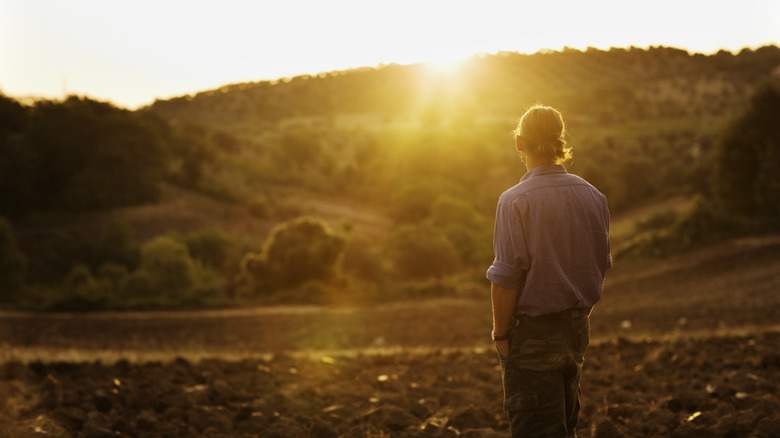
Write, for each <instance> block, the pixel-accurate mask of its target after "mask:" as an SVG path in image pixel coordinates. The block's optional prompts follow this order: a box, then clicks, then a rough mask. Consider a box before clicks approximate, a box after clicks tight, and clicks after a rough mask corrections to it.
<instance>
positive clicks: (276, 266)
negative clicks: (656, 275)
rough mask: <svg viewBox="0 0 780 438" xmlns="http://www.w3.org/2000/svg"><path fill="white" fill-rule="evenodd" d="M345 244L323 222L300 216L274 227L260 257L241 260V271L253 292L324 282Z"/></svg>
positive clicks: (342, 239)
mask: <svg viewBox="0 0 780 438" xmlns="http://www.w3.org/2000/svg"><path fill="white" fill-rule="evenodd" d="M344 243H345V241H344V238H343V237H341V236H339V235H337V234H336V233H335V232H334V231H333V230H332V229H331V228H330V227H329V226H328V225H327V224H326V223H325V222H323V221H321V220H319V219H315V218H311V217H301V218H298V219H294V220H292V221H289V222H285V223H283V224H281V225H278V226H277V227H276V228H274V229H273V230H272V231H271V234H270V236H269V237H268V239H267V240H266V242H265V244H264V246H263V251H262V254H253V253H250V254H247V255H246V256H245V257H244V260H243V261H242V271H243V272H244V274H245V275H246V277H247V278H248V280H249V281H250V282H252V283H253V288H254V289H255V290H256V291H257V290H263V289H266V290H268V289H279V288H285V287H292V286H296V285H299V284H301V283H304V282H306V281H308V280H320V279H324V278H327V277H328V276H330V275H331V274H332V273H333V269H334V266H335V265H336V261H337V260H338V258H339V255H340V254H341V252H342V250H343V248H344Z"/></svg>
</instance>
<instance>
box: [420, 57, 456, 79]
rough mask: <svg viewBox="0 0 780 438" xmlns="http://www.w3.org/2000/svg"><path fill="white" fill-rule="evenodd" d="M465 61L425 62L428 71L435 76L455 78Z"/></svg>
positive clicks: (437, 60) (434, 60) (436, 60)
mask: <svg viewBox="0 0 780 438" xmlns="http://www.w3.org/2000/svg"><path fill="white" fill-rule="evenodd" d="M465 61H466V60H465V59H463V58H459V59H432V60H428V61H425V62H423V65H424V66H425V68H426V70H428V71H429V72H430V73H431V74H433V75H435V76H454V75H456V74H457V73H458V72H459V71H460V70H461V68H462V67H463V64H464V63H465Z"/></svg>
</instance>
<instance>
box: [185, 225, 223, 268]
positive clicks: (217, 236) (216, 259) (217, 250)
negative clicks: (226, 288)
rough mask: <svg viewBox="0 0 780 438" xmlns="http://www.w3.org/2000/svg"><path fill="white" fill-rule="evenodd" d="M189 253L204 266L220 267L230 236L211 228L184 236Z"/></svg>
mask: <svg viewBox="0 0 780 438" xmlns="http://www.w3.org/2000/svg"><path fill="white" fill-rule="evenodd" d="M184 243H185V244H186V245H187V249H188V250H189V253H190V255H191V256H192V258H193V259H195V260H197V261H199V262H200V263H202V264H203V265H204V266H207V267H209V268H214V269H220V268H222V266H223V265H224V263H225V260H226V259H227V252H228V246H229V245H230V237H228V235H227V234H225V233H224V232H223V231H222V230H220V229H217V228H211V229H206V230H200V231H196V232H194V233H190V234H188V235H187V236H185V237H184Z"/></svg>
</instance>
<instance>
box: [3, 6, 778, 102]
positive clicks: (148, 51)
mask: <svg viewBox="0 0 780 438" xmlns="http://www.w3.org/2000/svg"><path fill="white" fill-rule="evenodd" d="M659 44H660V45H665V46H673V47H678V48H682V49H686V50H689V51H690V52H701V53H713V52H716V51H718V50H719V49H726V50H730V51H738V50H740V49H742V48H744V47H750V48H757V47H759V46H762V45H766V44H780V1H779V0H742V1H733V0H730V1H721V0H709V1H699V0H654V1H647V0H643V1H631V0H572V1H569V0H558V1H545V0H535V1H525V0H514V1H506V0H501V1H497V0H472V1H461V0H448V1H439V0H435V1H428V0H393V1H390V0H384V1H371V0H316V1H315V0H273V1H266V0H258V1H236V0H218V1H197V0H188V1H178V0H177V1H170V0H151V1H147V0H134V1H119V0H113V1H112V0H0V91H1V92H3V93H4V94H6V95H11V96H14V97H22V96H31V95H32V96H41V97H47V98H61V97H62V96H63V95H65V94H80V95H88V96H90V97H93V98H96V99H101V100H110V101H113V102H115V103H116V104H118V105H120V106H125V107H128V108H136V107H138V106H140V105H145V104H148V103H151V102H153V101H154V99H155V98H158V97H159V98H167V97H173V96H179V95H183V94H194V93H196V92H198V91H202V90H206V89H211V88H216V87H219V86H221V85H226V84H230V83H236V82H246V81H257V80H262V79H277V78H281V77H288V76H295V75H298V74H303V73H318V72H326V71H332V70H343V69H347V68H351V67H360V66H370V67H374V66H377V65H378V64H380V63H391V62H396V63H401V64H407V63H414V62H418V61H424V60H438V61H444V60H451V59H457V58H464V57H468V56H470V55H472V54H475V53H478V52H485V53H495V52H498V51H502V50H503V51H512V52H524V53H533V52H536V51H538V50H539V49H543V48H547V49H554V50H558V49H561V48H562V47H563V46H569V47H573V48H578V49H585V48H586V47H587V46H593V47H597V48H601V49H608V48H609V47H612V46H615V47H627V46H630V45H634V46H638V47H643V48H645V47H648V46H650V45H659Z"/></svg>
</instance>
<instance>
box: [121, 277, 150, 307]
mask: <svg viewBox="0 0 780 438" xmlns="http://www.w3.org/2000/svg"><path fill="white" fill-rule="evenodd" d="M155 295H158V293H157V291H156V290H155V288H154V282H153V280H152V277H151V276H150V275H149V273H148V272H146V271H141V270H138V271H134V272H131V273H130V274H128V275H127V276H126V277H125V278H124V279H123V280H122V283H121V284H120V285H119V298H120V299H121V300H122V302H123V304H131V303H132V302H138V301H146V300H150V299H152V298H154V297H155Z"/></svg>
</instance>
